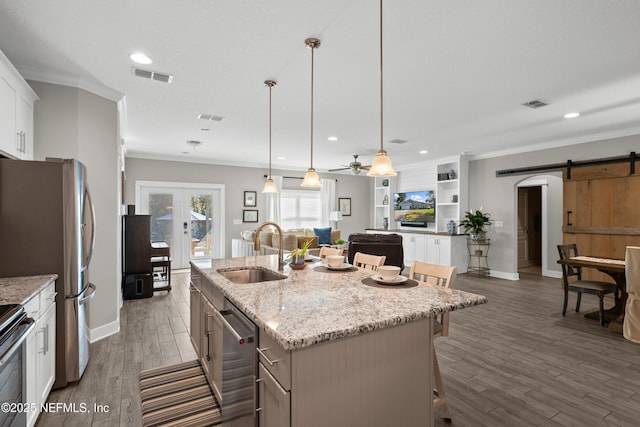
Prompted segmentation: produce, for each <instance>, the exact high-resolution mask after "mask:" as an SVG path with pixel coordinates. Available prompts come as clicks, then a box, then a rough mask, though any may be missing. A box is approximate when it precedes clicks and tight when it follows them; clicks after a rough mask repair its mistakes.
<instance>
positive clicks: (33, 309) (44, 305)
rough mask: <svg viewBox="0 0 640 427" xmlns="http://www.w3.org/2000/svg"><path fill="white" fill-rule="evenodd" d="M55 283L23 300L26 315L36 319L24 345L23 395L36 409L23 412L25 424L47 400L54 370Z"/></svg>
mask: <svg viewBox="0 0 640 427" xmlns="http://www.w3.org/2000/svg"><path fill="white" fill-rule="evenodd" d="M55 297H56V291H55V282H53V283H51V284H50V285H48V286H47V287H46V288H44V289H43V290H41V291H40V292H39V293H38V294H36V295H34V296H33V297H32V298H31V299H30V300H29V301H27V302H26V303H25V311H26V312H27V315H28V316H29V317H31V318H33V320H35V322H36V327H35V329H34V330H33V331H32V332H31V333H30V334H29V336H28V337H27V345H26V346H25V350H24V352H25V357H24V359H25V396H26V401H27V402H28V403H32V404H35V405H36V407H37V409H38V410H37V411H29V412H27V426H29V427H31V426H33V425H34V424H35V422H36V419H37V418H38V415H39V414H40V411H39V410H40V405H41V404H42V403H45V402H46V401H47V397H48V396H49V392H50V391H51V387H52V386H53V382H54V381H55V370H56V357H55V355H56V348H55V346H56V304H55Z"/></svg>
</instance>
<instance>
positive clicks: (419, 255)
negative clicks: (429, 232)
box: [400, 233, 427, 268]
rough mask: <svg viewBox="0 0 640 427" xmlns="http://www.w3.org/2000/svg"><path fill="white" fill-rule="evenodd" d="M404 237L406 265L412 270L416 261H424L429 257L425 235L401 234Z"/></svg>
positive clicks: (403, 247)
mask: <svg viewBox="0 0 640 427" xmlns="http://www.w3.org/2000/svg"><path fill="white" fill-rule="evenodd" d="M400 235H401V236H402V251H403V252H404V265H405V267H406V268H411V265H412V264H413V262H414V261H422V262H424V260H425V259H426V257H427V254H426V245H425V238H426V236H425V235H424V234H417V233H400Z"/></svg>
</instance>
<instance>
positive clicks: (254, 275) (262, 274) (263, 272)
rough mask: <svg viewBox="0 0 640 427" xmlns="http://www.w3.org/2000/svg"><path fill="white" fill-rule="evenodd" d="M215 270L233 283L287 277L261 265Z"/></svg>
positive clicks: (267, 280)
mask: <svg viewBox="0 0 640 427" xmlns="http://www.w3.org/2000/svg"><path fill="white" fill-rule="evenodd" d="M217 271H218V273H220V274H222V275H223V276H224V277H226V278H227V280H229V281H231V282H233V283H256V282H269V281H271V280H282V279H286V278H287V276H285V275H284V274H280V273H276V272H275V271H271V270H267V269H266V268H262V267H244V268H222V269H220V270H217Z"/></svg>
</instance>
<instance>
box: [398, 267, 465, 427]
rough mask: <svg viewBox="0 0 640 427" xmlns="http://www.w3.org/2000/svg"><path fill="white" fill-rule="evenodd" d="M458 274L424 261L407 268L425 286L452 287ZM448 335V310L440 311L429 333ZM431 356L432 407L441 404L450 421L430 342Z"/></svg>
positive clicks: (432, 334) (452, 268) (447, 268)
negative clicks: (433, 384) (432, 378)
mask: <svg viewBox="0 0 640 427" xmlns="http://www.w3.org/2000/svg"><path fill="white" fill-rule="evenodd" d="M457 276H458V270H457V268H456V267H450V266H445V265H436V264H428V263H426V262H420V261H414V263H413V264H412V265H411V269H410V270H409V279H413V280H415V281H416V282H418V284H422V285H427V286H439V287H442V288H449V289H453V288H454V286H455V283H456V277H457ZM448 335H449V312H448V311H446V312H444V313H441V314H440V315H438V316H437V317H434V319H433V331H432V333H431V340H432V341H433V340H435V339H436V338H439V337H446V336H448ZM431 347H432V349H433V351H432V356H433V377H434V380H435V383H436V384H435V389H434V390H433V393H434V394H435V396H436V397H435V399H434V400H433V406H434V408H437V407H439V406H442V409H443V411H444V420H445V422H447V423H449V422H451V414H450V413H449V405H448V403H447V395H446V393H445V390H444V383H443V382H442V375H441V374H440V365H439V364H438V356H437V355H436V348H435V346H433V342H432V346H431Z"/></svg>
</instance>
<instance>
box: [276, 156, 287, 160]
mask: <svg viewBox="0 0 640 427" xmlns="http://www.w3.org/2000/svg"><path fill="white" fill-rule="evenodd" d="M284 159H286V157H282V156H280V157H278V160H284Z"/></svg>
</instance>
